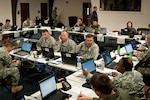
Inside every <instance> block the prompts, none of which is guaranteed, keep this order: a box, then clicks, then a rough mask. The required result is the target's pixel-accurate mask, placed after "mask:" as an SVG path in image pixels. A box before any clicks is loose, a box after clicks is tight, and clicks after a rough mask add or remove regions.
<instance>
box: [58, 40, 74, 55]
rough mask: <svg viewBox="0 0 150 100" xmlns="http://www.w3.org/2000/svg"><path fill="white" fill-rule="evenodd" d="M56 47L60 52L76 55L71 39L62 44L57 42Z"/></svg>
mask: <svg viewBox="0 0 150 100" xmlns="http://www.w3.org/2000/svg"><path fill="white" fill-rule="evenodd" d="M58 45H59V48H60V51H62V52H68V53H76V43H75V42H74V41H73V40H71V39H68V40H67V41H66V42H64V43H62V42H58Z"/></svg>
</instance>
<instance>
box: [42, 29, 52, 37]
mask: <svg viewBox="0 0 150 100" xmlns="http://www.w3.org/2000/svg"><path fill="white" fill-rule="evenodd" d="M42 36H43V37H44V38H45V39H48V37H49V36H50V34H49V32H48V30H46V29H45V30H43V31H42Z"/></svg>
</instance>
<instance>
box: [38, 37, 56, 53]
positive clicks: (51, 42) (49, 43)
mask: <svg viewBox="0 0 150 100" xmlns="http://www.w3.org/2000/svg"><path fill="white" fill-rule="evenodd" d="M41 47H48V48H53V49H54V51H57V50H58V46H57V44H56V40H55V39H54V38H53V37H52V36H49V37H48V39H46V40H45V38H44V37H41V38H40V40H39V41H38V42H37V50H41Z"/></svg>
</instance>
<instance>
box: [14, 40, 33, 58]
mask: <svg viewBox="0 0 150 100" xmlns="http://www.w3.org/2000/svg"><path fill="white" fill-rule="evenodd" d="M31 48H32V43H29V42H23V43H22V46H21V50H20V51H17V52H15V54H17V55H20V56H25V55H29V54H30V51H31Z"/></svg>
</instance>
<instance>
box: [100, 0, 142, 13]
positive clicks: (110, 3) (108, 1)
mask: <svg viewBox="0 0 150 100" xmlns="http://www.w3.org/2000/svg"><path fill="white" fill-rule="evenodd" d="M100 9H101V10H103V11H141V0H100Z"/></svg>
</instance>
